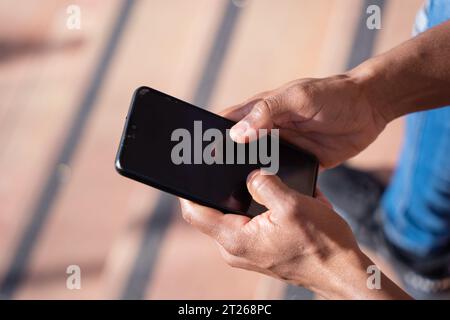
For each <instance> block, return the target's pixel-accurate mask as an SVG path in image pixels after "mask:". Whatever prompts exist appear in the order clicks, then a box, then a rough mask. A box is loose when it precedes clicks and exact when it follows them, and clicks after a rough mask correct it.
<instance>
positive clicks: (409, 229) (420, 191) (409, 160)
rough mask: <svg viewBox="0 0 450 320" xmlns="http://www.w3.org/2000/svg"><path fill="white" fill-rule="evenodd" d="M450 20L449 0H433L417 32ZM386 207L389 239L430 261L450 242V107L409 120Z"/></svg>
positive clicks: (416, 29) (418, 18)
mask: <svg viewBox="0 0 450 320" xmlns="http://www.w3.org/2000/svg"><path fill="white" fill-rule="evenodd" d="M448 19H450V0H430V1H428V2H427V4H426V6H425V7H424V9H423V11H422V12H421V13H419V15H418V17H417V22H416V28H415V31H416V32H421V31H424V30H426V29H427V28H431V27H433V26H435V25H437V24H439V23H441V22H444V21H446V20H448ZM448 91H449V94H450V88H448ZM382 206H383V209H384V210H383V211H384V215H385V216H384V218H385V219H384V220H385V221H384V222H385V223H384V231H385V234H386V236H387V238H388V239H389V240H390V241H391V242H393V243H394V244H395V245H396V246H398V247H400V248H402V249H404V250H406V251H410V252H414V253H415V254H417V255H419V256H426V255H428V254H430V253H432V252H434V251H437V250H439V249H440V248H442V247H444V246H447V245H448V244H449V243H450V106H448V107H445V108H441V109H436V110H430V111H425V112H418V113H414V114H410V115H408V116H407V117H406V129H405V138H404V143H403V148H402V151H401V155H400V159H399V162H398V165H397V168H396V171H395V174H394V176H393V180H392V181H391V184H390V186H389V188H388V190H387V192H386V194H385V195H384V199H383V203H382Z"/></svg>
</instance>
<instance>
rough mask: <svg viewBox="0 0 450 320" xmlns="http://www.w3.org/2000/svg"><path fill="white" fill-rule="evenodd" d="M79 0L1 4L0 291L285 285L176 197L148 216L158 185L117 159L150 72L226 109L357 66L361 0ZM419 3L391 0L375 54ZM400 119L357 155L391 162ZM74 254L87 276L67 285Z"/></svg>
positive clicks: (135, 293) (173, 292) (93, 294)
mask: <svg viewBox="0 0 450 320" xmlns="http://www.w3.org/2000/svg"><path fill="white" fill-rule="evenodd" d="M72 2H73V1H61V0H58V1H57V0H46V1H32V0H28V1H20V2H17V1H13V0H3V1H2V2H1V4H0V146H1V149H0V176H1V177H2V178H1V180H0V283H6V282H8V281H10V282H8V283H11V285H10V286H9V287H5V285H3V287H0V297H2V296H3V297H4V298H16V299H29V298H33V299H34V298H36V299H56V298H57V299H94V298H106V299H115V298H145V299H169V298H177V299H190V298H192V299H202V298H209V299H219V298H225V299H228V298H235V299H254V298H277V299H283V298H285V297H286V295H285V286H284V285H283V284H282V283H280V282H277V281H274V280H270V279H268V278H266V277H263V276H261V275H258V274H255V273H251V272H247V271H242V270H237V269H232V268H230V267H228V266H227V265H226V264H225V263H224V262H223V261H222V259H221V257H220V255H219V252H218V250H217V248H216V245H215V244H214V243H213V241H211V240H210V239H208V238H207V237H205V236H203V235H201V234H200V233H198V232H197V231H195V230H193V229H192V228H190V227H189V226H188V225H187V224H186V223H184V221H182V219H181V218H180V215H179V214H178V212H177V210H178V209H177V208H175V209H173V210H175V212H174V214H173V215H170V219H169V221H168V222H165V224H163V225H161V226H160V225H159V224H156V225H155V224H153V225H151V224H152V223H153V222H154V221H159V220H157V219H152V217H154V215H155V214H156V213H155V212H157V211H158V210H161V209H160V208H159V206H160V204H161V203H162V200H161V199H162V198H161V192H159V191H157V190H155V189H151V188H149V187H146V186H144V185H141V184H138V183H135V182H133V181H131V180H127V179H124V178H122V177H120V176H119V175H118V174H117V173H116V172H115V170H114V165H113V160H114V156H115V152H116V149H117V145H118V140H119V137H120V134H121V130H122V126H123V122H124V118H125V115H126V112H127V109H128V105H129V101H130V97H131V93H132V92H133V90H134V89H135V88H136V87H138V86H140V85H148V86H152V87H155V88H158V89H159V90H161V91H165V92H168V93H169V94H172V95H174V96H177V97H179V98H181V99H184V100H187V101H191V102H195V100H196V99H198V100H197V101H205V103H207V105H204V107H209V108H210V109H212V110H214V111H218V110H220V109H222V108H224V107H226V106H228V105H231V104H234V103H238V102H240V101H241V100H243V99H245V98H246V97H248V96H250V95H253V94H254V93H257V92H258V91H262V90H266V89H270V88H273V87H276V86H278V85H280V84H282V83H283V82H286V81H289V80H292V79H295V78H300V77H317V76H324V75H328V74H332V73H337V72H341V71H343V70H345V68H346V66H347V65H348V59H349V57H350V55H351V52H352V50H355V46H357V43H356V44H355V43H354V39H355V34H356V33H357V31H358V27H359V23H360V22H359V21H360V19H361V15H362V14H365V8H364V5H365V1H363V0H346V1H342V0H314V1H312V0H283V1H275V0H258V1H256V0H247V1H234V2H230V1H228V0H215V1H211V0H192V1H184V0H178V1H175V0H171V1H165V0H158V1H157V0H146V1H132V0H110V1H108V2H105V1H100V0H89V1H88V0H80V1H77V2H78V4H79V6H80V8H81V29H80V30H69V29H67V28H66V19H67V17H68V15H67V13H66V8H67V6H68V5H69V4H71V3H72ZM421 3H422V1H420V0H386V1H384V7H383V15H382V30H380V31H379V32H377V35H376V37H375V43H374V52H373V54H376V53H380V52H383V51H385V50H387V49H389V48H391V47H393V46H395V45H396V44H398V43H400V42H402V41H404V40H406V39H408V37H409V36H410V32H411V30H412V24H413V20H414V16H415V13H416V11H417V9H418V8H419V6H420V5H421ZM13 6H14V8H15V9H14V10H11V8H12V7H13ZM128 9H130V11H129V14H127V10H128ZM227 23H228V24H227ZM114 35H115V36H116V37H114ZM227 37H228V38H227ZM218 39H219V40H218ZM116 40H117V42H116V44H117V45H116V46H114V45H112V44H114V43H115V41H116ZM221 41H223V43H225V44H226V47H221V46H220V43H221ZM214 54H216V55H215V56H214ZM109 55H110V56H109ZM102 66H103V69H102ZM208 72H209V74H212V79H213V80H214V81H211V82H207V84H208V83H209V88H208V90H209V91H208V92H207V94H209V95H208V99H206V100H205V99H203V100H202V99H201V98H199V95H200V96H201V94H203V96H204V95H205V92H200V93H199V90H200V91H201V89H199V86H200V84H201V83H202V79H203V80H204V79H205V78H204V77H205V74H207V73H208ZM208 79H209V78H208ZM204 82H205V81H203V83H204ZM401 132H402V122H401V120H399V121H396V122H394V123H392V124H391V125H390V126H389V127H388V128H387V130H386V131H385V132H384V133H383V134H382V135H381V136H380V138H379V139H378V140H377V141H376V142H375V143H374V144H373V145H372V146H370V147H369V148H368V149H367V150H366V151H364V152H363V153H362V154H361V155H359V156H358V157H357V158H355V159H353V160H352V163H353V164H354V165H356V166H362V167H365V168H387V169H389V168H392V167H393V166H394V164H395V160H396V157H397V152H398V147H399V145H400V142H401ZM144 240H145V241H144ZM147 240H148V241H147ZM69 265H78V266H80V267H81V271H82V289H81V290H68V289H67V288H66V279H67V274H66V268H67V267H68V266H69ZM12 266H15V268H16V271H17V270H18V271H17V272H16V271H15V270H13V269H14V268H13V269H12ZM141 275H142V277H141V278H139V277H140V276H141ZM137 276H138V277H137ZM5 279H7V280H8V281H6V280H5ZM11 279H12V280H11ZM130 281H134V285H133V286H131V287H130ZM127 288H128V289H127ZM130 288H131V289H130ZM1 290H3V291H1Z"/></svg>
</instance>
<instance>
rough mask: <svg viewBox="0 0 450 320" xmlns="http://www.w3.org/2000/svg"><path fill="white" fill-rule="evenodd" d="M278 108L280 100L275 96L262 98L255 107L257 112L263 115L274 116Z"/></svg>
mask: <svg viewBox="0 0 450 320" xmlns="http://www.w3.org/2000/svg"><path fill="white" fill-rule="evenodd" d="M277 107H278V98H277V97H276V96H274V95H270V96H266V97H264V98H262V99H261V100H260V101H259V102H258V103H257V104H256V105H255V112H257V113H258V114H261V115H272V114H273V113H274V111H275V110H276V109H277Z"/></svg>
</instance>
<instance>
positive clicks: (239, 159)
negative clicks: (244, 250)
mask: <svg viewBox="0 0 450 320" xmlns="http://www.w3.org/2000/svg"><path fill="white" fill-rule="evenodd" d="M234 124H235V122H233V121H231V120H228V119H225V118H223V117H221V116H218V115H216V114H214V113H211V112H209V111H207V110H204V109H201V108H198V107H196V106H194V105H192V104H189V103H187V102H184V101H181V100H179V99H177V98H174V97H171V96H169V95H167V94H165V93H162V92H159V91H157V90H155V89H151V88H149V87H140V88H138V89H137V90H136V91H135V92H134V95H133V97H132V101H131V106H130V108H129V111H128V115H127V117H126V120H125V127H124V130H123V134H122V138H121V140H120V145H119V150H118V152H117V156H116V160H115V166H116V170H117V171H118V172H119V173H120V174H121V175H123V176H125V177H128V178H131V179H134V180H136V181H139V182H142V183H145V184H147V185H149V186H152V187H155V188H158V189H160V190H162V191H165V192H169V193H171V194H174V195H176V196H179V197H182V198H185V199H188V200H191V201H194V202H197V203H199V204H202V205H205V206H208V207H212V208H215V209H218V210H220V211H222V212H224V213H237V214H244V215H248V216H255V215H257V214H260V213H261V212H263V211H265V210H266V208H264V206H262V205H260V204H258V203H256V202H255V201H254V200H253V199H252V197H251V195H250V194H249V192H248V190H247V186H246V180H247V176H248V174H249V173H250V172H252V171H253V170H255V169H258V168H267V167H268V166H269V162H270V161H268V159H269V160H271V159H270V157H269V155H273V154H275V151H276V155H277V156H278V159H275V157H274V158H272V160H273V163H275V162H276V161H278V163H277V175H278V176H279V177H280V178H281V179H282V180H283V182H284V183H286V184H287V185H288V186H289V187H291V188H293V189H295V190H297V191H298V192H300V193H303V194H306V195H309V196H313V195H314V192H315V185H316V179H317V171H318V167H319V166H318V161H317V159H316V158H315V157H314V156H313V155H312V154H310V153H307V152H305V151H303V150H301V149H299V148H297V147H295V146H293V145H290V144H288V143H286V142H284V141H282V140H279V143H278V145H277V146H276V148H275V147H274V145H273V144H271V143H270V142H271V141H272V140H271V139H273V138H274V137H271V138H270V139H267V137H270V135H267V136H266V137H265V138H266V143H265V145H266V146H268V147H267V148H266V149H267V150H266V151H267V153H266V154H265V155H264V156H265V158H264V157H263V156H261V157H256V158H257V159H255V157H253V159H251V156H252V155H254V152H253V153H252V152H251V151H252V150H257V148H258V147H261V148H260V149H259V150H262V146H263V144H262V141H261V139H263V137H261V138H258V139H254V141H253V142H251V143H246V144H236V143H234V142H233V141H232V140H231V138H230V136H229V129H230V128H231V127H232V126H233V125H234ZM219 133H220V134H221V135H222V137H223V138H222V139H219V138H220V137H219ZM219 147H220V150H219ZM253 147H255V149H252V148H253ZM275 149H276V150H275ZM239 150H240V151H241V152H240V151H239ZM208 155H209V156H210V157H208ZM273 163H270V166H272V165H273Z"/></svg>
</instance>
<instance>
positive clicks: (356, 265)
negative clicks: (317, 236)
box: [310, 248, 409, 300]
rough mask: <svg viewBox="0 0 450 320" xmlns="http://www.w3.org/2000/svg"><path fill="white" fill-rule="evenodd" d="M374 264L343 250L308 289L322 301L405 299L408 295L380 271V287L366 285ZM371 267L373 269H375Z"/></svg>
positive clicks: (358, 255)
mask: <svg viewBox="0 0 450 320" xmlns="http://www.w3.org/2000/svg"><path fill="white" fill-rule="evenodd" d="M371 266H375V264H374V263H373V262H372V261H371V260H370V259H369V258H368V257H367V256H366V255H365V254H364V253H363V252H362V251H361V250H360V249H359V248H355V249H349V250H343V251H342V252H341V253H339V254H336V255H334V256H333V257H332V258H330V259H329V260H328V261H326V262H325V263H324V265H323V267H322V268H320V275H318V277H317V279H318V280H317V281H316V282H314V283H312V285H311V286H310V289H311V290H312V291H314V292H316V293H317V294H319V295H320V296H322V297H324V298H326V299H356V300H363V299H408V298H409V296H408V295H407V294H406V293H405V292H404V291H403V290H402V289H400V288H399V287H397V285H395V284H394V283H393V282H392V281H391V280H390V279H389V278H387V277H386V276H385V275H384V274H383V273H382V272H381V271H379V276H380V279H379V280H380V288H371V287H369V285H368V282H370V281H368V280H369V277H370V276H372V275H373V273H371V272H369V271H368V270H371V269H369V267H371ZM375 268H377V267H376V266H375Z"/></svg>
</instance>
